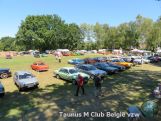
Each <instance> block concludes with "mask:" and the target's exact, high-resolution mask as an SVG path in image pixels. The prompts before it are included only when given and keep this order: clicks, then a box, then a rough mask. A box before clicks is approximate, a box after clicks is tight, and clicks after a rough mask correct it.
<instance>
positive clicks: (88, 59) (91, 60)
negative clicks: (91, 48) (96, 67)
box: [84, 58, 97, 64]
mask: <svg viewBox="0 0 161 121" xmlns="http://www.w3.org/2000/svg"><path fill="white" fill-rule="evenodd" d="M84 61H85V64H93V63H96V62H97V61H96V60H95V59H94V58H85V59H84Z"/></svg>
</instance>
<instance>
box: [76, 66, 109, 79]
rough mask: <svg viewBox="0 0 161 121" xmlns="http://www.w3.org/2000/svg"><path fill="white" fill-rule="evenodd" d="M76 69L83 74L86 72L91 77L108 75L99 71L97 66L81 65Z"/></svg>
mask: <svg viewBox="0 0 161 121" xmlns="http://www.w3.org/2000/svg"><path fill="white" fill-rule="evenodd" d="M75 68H76V69H78V70H79V71H81V72H84V73H86V74H89V75H91V76H92V75H101V76H105V75H106V74H107V72H106V71H102V70H99V69H97V68H96V67H95V66H93V65H90V64H80V65H76V66H75Z"/></svg>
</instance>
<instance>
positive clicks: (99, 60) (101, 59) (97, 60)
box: [93, 57, 107, 62]
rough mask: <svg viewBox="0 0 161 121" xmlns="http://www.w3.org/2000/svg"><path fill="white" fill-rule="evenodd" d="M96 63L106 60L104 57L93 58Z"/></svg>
mask: <svg viewBox="0 0 161 121" xmlns="http://www.w3.org/2000/svg"><path fill="white" fill-rule="evenodd" d="M93 59H94V60H95V61H96V62H106V61H107V58H106V57H96V58H93Z"/></svg>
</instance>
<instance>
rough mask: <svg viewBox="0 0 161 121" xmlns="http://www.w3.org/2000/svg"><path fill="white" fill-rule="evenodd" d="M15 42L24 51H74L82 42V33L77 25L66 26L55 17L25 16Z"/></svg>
mask: <svg viewBox="0 0 161 121" xmlns="http://www.w3.org/2000/svg"><path fill="white" fill-rule="evenodd" d="M16 40H17V41H16V43H17V45H20V46H22V47H23V48H24V50H29V49H38V50H40V51H44V50H49V49H58V48H68V49H76V48H77V47H78V45H79V44H80V43H81V41H82V33H81V31H80V29H79V26H78V25H76V24H66V23H65V21H64V20H62V19H61V18H60V17H59V16H57V15H41V16H40V15H39V16H27V17H26V19H25V21H22V23H21V26H20V28H19V30H18V32H17V34H16Z"/></svg>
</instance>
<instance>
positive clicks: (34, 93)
mask: <svg viewBox="0 0 161 121" xmlns="http://www.w3.org/2000/svg"><path fill="white" fill-rule="evenodd" d="M94 56H101V55H97V54H96V55H85V56H77V58H85V57H94ZM71 58H76V57H75V56H72V57H63V58H62V63H58V61H57V60H56V59H55V57H54V56H52V55H50V56H48V57H44V58H34V57H31V56H17V57H14V58H13V59H11V60H6V59H4V58H0V65H1V67H5V68H6V67H8V68H10V69H11V71H12V73H14V72H15V71H17V70H29V71H31V72H32V73H33V74H34V75H36V77H37V78H38V80H39V83H40V86H39V89H34V90H28V91H25V92H19V91H18V89H17V87H16V86H15V85H14V83H13V80H12V77H11V78H7V79H3V80H1V82H2V83H3V85H4V87H5V90H6V95H5V96H4V97H3V98H1V99H0V105H1V107H0V120H2V121H14V120H15V121H17V120H23V121H35V120H37V121H44V120H47V121H57V120H58V121H59V120H60V121H61V120H65V121H72V120H73V121H75V120H77V121H79V120H80V121H81V120H82V119H81V118H80V119H75V118H66V119H64V118H62V117H60V116H59V111H62V112H88V111H89V112H93V111H95V112H101V111H112V112H115V111H116V112H120V111H124V112H126V111H127V108H128V106H130V105H138V106H141V104H142V103H143V102H144V101H146V100H150V99H153V98H152V97H151V96H150V94H151V91H152V90H153V89H154V87H155V86H156V85H157V83H158V82H161V80H160V79H161V68H160V65H159V64H158V65H152V64H145V65H142V66H136V67H132V68H131V69H129V70H126V71H124V72H120V73H119V74H115V75H111V76H107V77H106V80H105V81H104V82H103V93H104V97H101V98H99V99H98V98H96V97H95V96H94V86H93V83H90V84H88V85H86V86H85V91H86V93H87V95H86V96H79V97H75V96H74V93H75V90H76V87H75V86H73V85H71V84H70V83H67V82H65V81H63V80H58V79H56V78H54V77H53V71H54V70H55V69H58V68H60V67H63V66H71V65H69V64H67V60H69V59H71ZM37 60H42V61H44V62H45V63H47V64H48V65H49V68H50V69H49V71H47V72H41V73H38V72H35V71H33V70H31V68H30V65H31V64H32V63H33V62H34V61H37ZM83 120H87V121H88V120H100V118H92V117H91V118H84V119H83ZM101 120H102V121H104V120H107V121H108V120H109V121H115V120H116V121H117V120H121V121H126V120H125V119H108V118H102V119H101ZM158 120H161V117H159V118H158Z"/></svg>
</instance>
